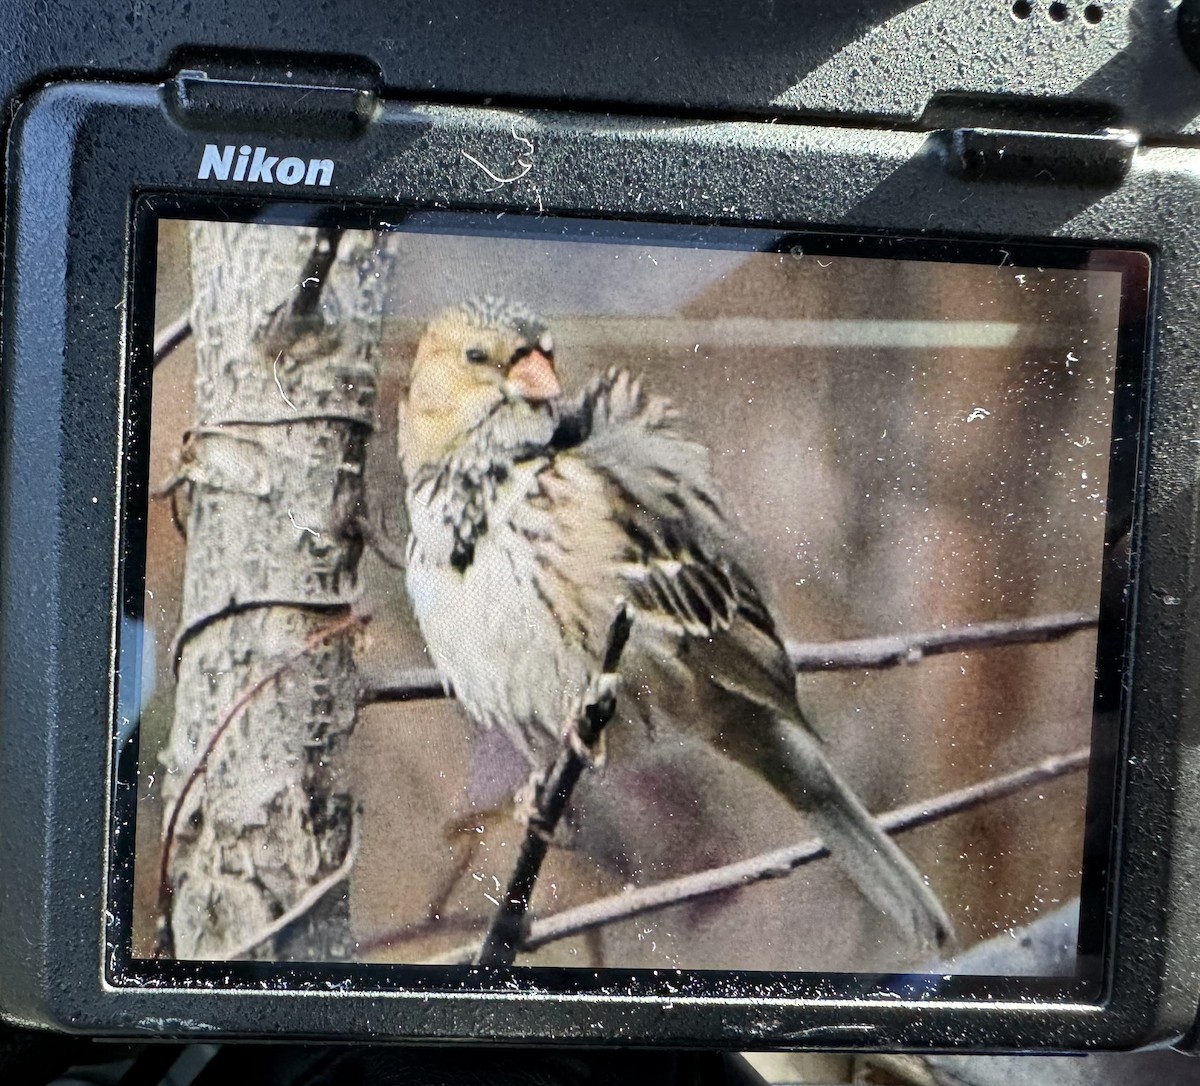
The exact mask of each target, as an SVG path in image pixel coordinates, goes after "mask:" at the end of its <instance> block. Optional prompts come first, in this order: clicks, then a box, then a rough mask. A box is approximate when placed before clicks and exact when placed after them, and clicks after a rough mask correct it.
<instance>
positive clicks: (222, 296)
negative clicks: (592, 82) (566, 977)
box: [126, 214, 1120, 983]
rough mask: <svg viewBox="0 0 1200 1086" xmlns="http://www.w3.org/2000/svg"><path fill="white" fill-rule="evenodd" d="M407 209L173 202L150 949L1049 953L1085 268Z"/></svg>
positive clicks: (1074, 875) (1068, 755)
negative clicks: (1028, 935)
mask: <svg viewBox="0 0 1200 1086" xmlns="http://www.w3.org/2000/svg"><path fill="white" fill-rule="evenodd" d="M268 218H269V216H268ZM396 220H397V221H396V222H393V221H392V220H391V219H389V220H388V223H387V224H385V225H384V226H381V227H379V228H377V229H373V230H372V229H352V228H341V227H331V226H329V225H321V226H297V225H294V224H285V223H278V222H271V221H267V222H245V223H237V222H208V221H195V222H192V221H184V220H179V221H163V222H162V223H160V224H159V243H158V266H157V271H156V275H157V280H156V282H157V306H156V314H157V322H158V325H157V328H156V341H157V342H160V343H161V344H163V345H164V346H163V353H162V357H161V358H160V360H159V361H158V363H157V365H156V367H155V370H154V376H153V388H152V390H151V392H150V396H149V403H150V407H149V410H150V412H151V416H152V417H151V442H150V451H149V454H148V459H149V464H148V469H147V474H148V479H149V484H148V486H149V489H150V491H151V496H150V497H149V499H148V502H147V510H146V546H145V550H146V569H145V597H144V601H143V604H142V608H141V611H140V613H137V614H133V615H130V616H129V618H128V620H127V624H126V628H127V629H129V630H131V631H142V636H143V638H144V649H145V647H146V646H149V647H150V648H152V649H153V651H143V653H142V655H141V658H140V660H141V662H140V670H139V672H138V675H139V678H138V682H139V693H138V704H137V706H136V708H135V709H134V710H133V711H132V712H133V715H134V716H136V718H137V721H138V724H139V729H140V742H139V775H138V808H137V810H138V816H137V824H136V835H137V837H136V845H135V864H134V870H135V877H134V882H135V887H134V925H133V928H134V952H135V955H137V956H141V957H147V958H155V957H157V958H167V957H175V958H186V959H194V960H218V961H231V960H290V961H306V960H307V961H313V960H319V961H324V960H345V961H352V962H361V963H365V964H367V965H372V966H376V965H377V966H381V967H384V966H387V967H391V966H396V967H400V966H403V967H408V966H425V967H438V968H445V969H455V968H461V967H464V966H470V967H496V966H500V967H504V968H515V969H523V968H525V967H532V968H537V969H541V968H548V969H567V970H579V971H583V972H580V973H579V975H581V976H582V975H584V972H586V974H587V975H588V976H591V975H592V974H594V975H595V977H596V978H598V980H597V983H599V982H600V981H601V980H604V979H605V978H609V977H612V976H617V975H618V974H619V975H629V974H630V971H633V972H634V973H637V974H638V975H642V971H645V975H646V976H651V977H653V976H657V975H659V974H656V973H655V971H656V970H659V971H664V970H665V971H675V970H685V971H686V970H711V971H717V972H718V973H719V972H722V971H736V972H753V973H764V974H781V973H809V974H814V975H817V974H829V973H839V974H842V973H857V974H862V975H864V976H873V977H876V978H879V977H889V976H898V977H902V976H904V975H909V974H914V973H919V974H926V975H928V976H932V977H946V976H952V975H954V974H956V973H962V974H972V973H977V972H978V970H979V968H980V967H979V966H978V965H977V964H973V963H975V962H977V961H981V960H983V959H981V958H979V957H978V955H976V956H974V957H973V956H972V955H971V953H970V952H971V951H972V948H975V947H978V946H980V945H982V944H984V943H987V942H988V941H989V940H994V939H996V938H997V937H1001V938H1002V939H1003V938H1011V940H1012V942H1013V945H1014V947H1016V946H1019V945H1020V939H1021V932H1022V931H1024V930H1025V927H1026V926H1027V925H1029V924H1031V923H1033V922H1034V921H1039V920H1040V921H1041V922H1042V928H1045V927H1046V925H1049V926H1050V928H1051V929H1052V931H1051V938H1052V940H1057V941H1058V942H1060V943H1061V944H1062V945H1061V953H1060V954H1059V955H1058V957H1057V958H1056V959H1055V960H1056V961H1057V962H1061V963H1063V964H1061V965H1056V966H1055V967H1054V968H1055V970H1056V971H1058V972H1062V971H1064V970H1065V971H1066V973H1068V974H1069V973H1070V972H1071V971H1072V970H1073V968H1074V962H1075V949H1074V948H1075V946H1076V943H1077V941H1078V938H1079V936H1078V933H1077V923H1078V918H1079V916H1080V908H1079V899H1080V893H1081V886H1082V885H1083V883H1082V882H1081V878H1082V873H1083V871H1084V865H1085V858H1084V844H1083V843H1084V830H1085V823H1086V820H1087V818H1088V766H1089V764H1090V749H1091V742H1092V729H1093V723H1094V717H1093V702H1094V698H1095V689H1096V683H1095V676H1096V662H1097V644H1098V641H1097V627H1098V616H1099V611H1100V600H1101V592H1100V588H1101V580H1102V578H1103V577H1104V576H1105V574H1104V562H1105V553H1106V552H1105V544H1104V538H1105V536H1104V533H1105V525H1106V517H1107V505H1106V502H1107V492H1108V469H1109V453H1110V446H1111V437H1112V425H1113V424H1112V415H1113V407H1112V404H1113V387H1114V386H1113V374H1114V372H1115V358H1116V341H1117V334H1118V327H1119V306H1120V289H1119V282H1118V281H1117V278H1118V277H1117V275H1116V273H1112V272H1106V271H1103V270H1093V269H1087V268H1083V269H1075V270H1072V269H1071V268H1068V267H1055V266H1051V264H1050V262H1049V261H1048V260H1047V262H1046V264H1045V265H1044V266H1038V265H1037V264H1035V263H1032V262H1030V263H1027V264H1020V265H1018V264H1015V263H1004V262H1002V261H1000V260H999V259H993V256H994V254H993V253H991V252H990V251H983V250H980V255H979V256H978V257H974V256H972V255H971V253H973V252H974V250H970V251H966V252H965V255H962V256H961V257H960V258H959V259H957V260H956V261H954V262H951V261H948V260H945V259H942V258H941V257H940V256H938V254H936V253H931V254H925V253H924V252H923V251H922V250H921V249H920V248H919V246H918V247H912V246H910V249H908V250H905V252H904V254H902V257H903V258H901V257H900V256H897V255H896V254H894V253H891V252H890V251H889V250H888V249H887V248H886V246H882V245H880V246H877V251H876V250H870V249H869V247H868V248H864V246H863V244H862V243H861V242H858V241H855V242H853V243H851V242H850V241H844V242H843V241H839V240H838V239H837V238H831V239H828V240H827V242H826V243H824V244H825V248H824V249H821V250H817V249H814V248H813V246H812V245H811V244H810V243H806V245H805V246H800V245H796V244H794V243H793V242H792V241H791V240H790V239H789V238H788V237H786V236H782V235H780V233H779V232H778V231H772V230H766V229H763V230H748V229H741V228H736V229H735V228H732V227H729V228H725V227H720V228H718V227H712V228H703V229H701V228H683V227H680V228H678V229H674V228H672V229H668V228H667V227H656V228H654V229H652V230H651V229H649V228H645V227H640V226H638V225H637V224H618V223H600V222H595V223H574V222H567V221H563V222H561V223H559V222H556V221H555V220H554V219H553V218H545V219H539V220H537V221H533V220H529V221H525V220H522V219H521V218H520V217H518V216H504V217H502V218H500V219H497V218H496V217H495V216H482V215H480V216H477V217H473V216H471V215H456V216H449V217H447V216H440V217H439V215H438V214H430V215H427V216H424V217H422V216H415V217H413V218H412V219H411V220H403V219H402V217H400V216H396ZM910 250H911V251H910ZM939 252H941V250H939ZM935 256H938V258H937V259H935V258H934V257H935ZM968 257H969V259H968ZM181 320H186V322H187V326H188V333H189V334H188V336H187V337H186V338H182V339H181V338H180V337H179V328H180V323H179V322H180V321H181ZM1046 918H1049V919H1046ZM1042 928H1039V930H1042ZM988 945H992V944H990V943H989V944H988ZM1006 961H1007V959H1005V958H1004V956H1003V955H1002V954H990V955H989V956H988V957H987V962H988V964H987V971H988V972H989V973H993V972H999V973H1005V972H1011V973H1014V974H1015V973H1022V972H1027V971H1028V970H1029V969H1030V968H1031V966H1030V965H1029V964H1028V962H1027V961H1026V960H1025V959H1022V958H1021V957H1020V956H1019V955H1015V954H1014V956H1013V957H1012V958H1011V964H1006ZM1036 968H1037V969H1041V968H1042V967H1041V966H1038V967H1036ZM610 971H616V973H613V972H610ZM622 971H624V972H623V973H622ZM447 975H450V974H447ZM663 975H666V974H665V973H664V974H663ZM672 975H674V974H673V973H672ZM897 983H899V982H897Z"/></svg>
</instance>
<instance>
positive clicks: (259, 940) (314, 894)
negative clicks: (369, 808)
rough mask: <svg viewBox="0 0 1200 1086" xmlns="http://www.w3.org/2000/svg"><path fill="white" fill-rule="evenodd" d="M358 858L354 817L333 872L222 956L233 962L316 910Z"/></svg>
mask: <svg viewBox="0 0 1200 1086" xmlns="http://www.w3.org/2000/svg"><path fill="white" fill-rule="evenodd" d="M357 857H358V820H357V819H355V820H354V821H352V822H351V823H350V847H349V848H348V849H346V858H345V859H344V860H343V861H342V862H341V863H340V864H339V865H338V868H337V870H336V871H333V872H331V873H330V874H328V875H326V876H325V877H324V878H323V879H322V880H321V881H320V882H318V883H316V884H315V885H313V886H310V887H309V889H308V891H307V892H306V893H305V894H304V896H303V897H301V898H300V900H299V901H297V902H296V904H295V905H293V906H292V907H291V908H290V909H288V910H287V911H286V912H283V913H280V914H279V916H277V917H276V918H275V919H274V920H272V921H271V923H269V924H268V925H267V926H266V927H265V928H263V930H262V931H260V932H259V933H258V934H257V935H255V936H253V937H251V938H250V939H247V940H246V941H245V942H244V943H242V944H241V946H237V947H234V948H233V950H230V951H229V952H228V953H226V955H225V957H226V959H228V960H229V961H235V960H236V959H238V958H246V957H249V956H250V954H252V953H253V952H254V951H255V950H257V949H258V948H259V947H260V946H262V945H263V943H265V942H266V941H267V940H268V939H274V938H275V936H276V935H278V934H279V933H280V932H282V931H284V930H285V929H287V928H290V927H291V926H292V925H293V924H294V923H295V922H296V921H297V920H299V919H300V918H301V917H302V916H304V915H305V914H306V913H308V912H310V911H311V910H313V909H315V908H316V907H317V905H318V904H319V903H320V901H321V899H322V898H323V897H324V896H325V895H326V894H327V893H329V891H330V890H332V889H333V888H334V887H335V886H337V884H338V883H339V882H341V881H342V880H343V879H345V878H347V877H348V876H349V874H350V870H351V868H353V867H354V861H355V859H356V858H357Z"/></svg>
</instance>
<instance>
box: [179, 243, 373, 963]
mask: <svg viewBox="0 0 1200 1086" xmlns="http://www.w3.org/2000/svg"><path fill="white" fill-rule="evenodd" d="M191 244H192V255H191V269H192V284H193V287H192V289H193V305H192V325H193V328H194V329H195V337H196V355H197V364H196V412H195V418H196V419H197V420H198V421H197V425H196V427H195V429H194V430H193V431H192V432H191V434H190V435H189V436H188V438H187V440H186V441H185V448H184V452H183V461H184V474H185V476H186V479H187V484H188V485H187V490H188V493H189V497H190V503H189V507H188V509H187V512H186V532H187V541H188V544H187V559H186V563H187V564H186V569H185V573H184V592H183V617H182V621H181V623H180V628H179V633H178V636H177V638H176V642H175V648H174V656H175V667H176V677H177V688H176V699H175V717H174V722H173V725H172V730H171V738H170V744H169V750H168V764H169V766H170V770H171V771H170V773H169V775H168V785H167V787H166V788H165V789H164V798H165V801H166V807H165V811H166V814H165V816H164V848H165V850H166V852H165V856H166V862H165V863H164V872H165V875H166V878H165V879H164V885H163V887H162V897H163V905H164V909H163V912H164V917H165V923H164V927H163V939H162V940H161V943H162V946H163V951H164V952H165V953H174V955H175V956H176V957H178V958H203V959H217V960H220V959H225V958H229V957H236V956H246V957H255V958H274V959H281V960H288V959H295V960H337V959H344V958H348V957H349V956H350V954H351V950H352V946H351V935H350V917H349V895H348V892H347V880H346V877H345V876H346V873H347V872H348V870H349V868H350V865H351V864H352V862H353V854H354V848H355V841H356V830H355V818H356V811H355V800H354V789H353V782H352V781H350V780H349V779H348V777H347V773H346V770H345V768H344V760H345V750H346V741H347V738H348V736H349V734H350V732H351V730H352V729H353V726H354V721H355V705H356V699H357V695H358V686H359V683H358V678H357V674H356V672H355V667H354V655H353V648H354V644H353V642H354V637H353V631H354V629H355V626H354V624H353V622H352V621H349V620H348V616H349V613H350V608H351V605H352V604H353V603H354V601H355V599H356V597H357V591H358V589H357V570H358V560H359V556H360V553H361V549H362V543H361V536H360V534H359V532H358V530H357V528H356V524H357V523H358V517H359V515H360V513H361V507H362V501H363V489H362V488H363V477H362V472H363V465H364V460H365V450H366V444H367V438H368V436H369V434H370V432H371V429H372V426H373V424H374V419H375V390H376V362H377V358H376V356H377V353H378V352H377V346H378V343H379V337H380V329H381V324H382V309H383V282H384V276H383V274H382V264H383V261H384V257H383V255H382V254H381V253H380V252H379V250H378V248H377V246H376V245H375V244H374V241H373V239H372V236H371V235H369V234H365V233H361V232H350V233H346V234H341V233H339V232H336V231H330V230H318V229H313V228H296V227H289V226H262V225H253V224H238V223H197V224H195V225H194V227H193V230H192V241H191Z"/></svg>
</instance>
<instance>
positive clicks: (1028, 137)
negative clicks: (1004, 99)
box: [939, 128, 1139, 185]
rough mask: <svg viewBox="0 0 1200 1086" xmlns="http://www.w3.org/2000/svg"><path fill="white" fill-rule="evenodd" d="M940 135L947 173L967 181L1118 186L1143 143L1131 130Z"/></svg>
mask: <svg viewBox="0 0 1200 1086" xmlns="http://www.w3.org/2000/svg"><path fill="white" fill-rule="evenodd" d="M939 135H940V136H941V137H942V139H943V141H944V143H943V146H944V150H945V154H946V168H947V169H948V170H949V172H950V173H952V174H953V175H954V176H956V177H960V178H962V179H963V180H967V181H1019V182H1030V181H1033V182H1038V181H1041V182H1046V183H1049V184H1055V183H1058V184H1070V185H1116V184H1119V183H1120V181H1121V180H1122V179H1123V178H1124V177H1125V175H1126V174H1127V173H1128V172H1129V167H1130V165H1131V163H1132V162H1133V155H1134V152H1135V151H1136V150H1137V147H1138V142H1139V139H1138V134H1137V133H1136V132H1134V131H1133V130H1132V129H1128V128H1105V129H1100V130H1099V131H1096V132H1090V133H1079V132H1033V131H1027V130H1022V129H1003V128H955V129H951V130H949V131H945V130H943V131H942V132H940V133H939Z"/></svg>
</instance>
